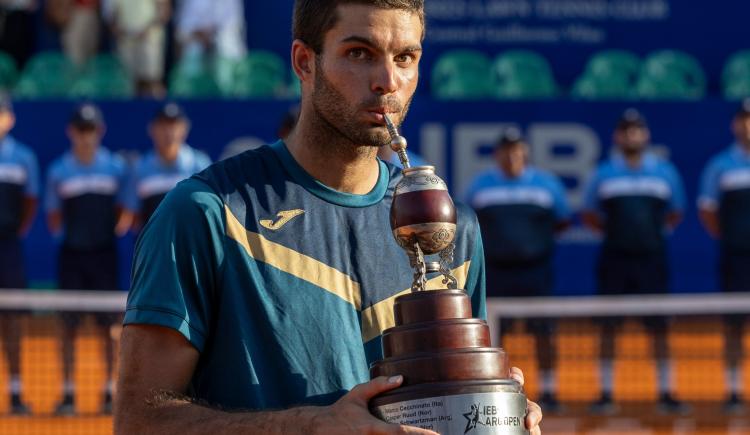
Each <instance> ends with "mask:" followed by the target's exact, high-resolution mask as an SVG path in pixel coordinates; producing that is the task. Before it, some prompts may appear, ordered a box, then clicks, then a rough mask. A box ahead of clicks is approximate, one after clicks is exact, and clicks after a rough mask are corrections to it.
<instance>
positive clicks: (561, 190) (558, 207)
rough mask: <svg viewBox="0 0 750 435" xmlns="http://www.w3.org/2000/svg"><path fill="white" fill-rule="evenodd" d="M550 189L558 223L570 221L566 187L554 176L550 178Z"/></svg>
mask: <svg viewBox="0 0 750 435" xmlns="http://www.w3.org/2000/svg"><path fill="white" fill-rule="evenodd" d="M550 189H551V191H552V197H553V199H554V207H555V217H556V218H557V220H558V221H567V220H569V219H570V206H568V199H567V197H566V195H565V186H563V184H562V183H561V182H560V179H559V178H557V177H556V176H554V175H551V176H550Z"/></svg>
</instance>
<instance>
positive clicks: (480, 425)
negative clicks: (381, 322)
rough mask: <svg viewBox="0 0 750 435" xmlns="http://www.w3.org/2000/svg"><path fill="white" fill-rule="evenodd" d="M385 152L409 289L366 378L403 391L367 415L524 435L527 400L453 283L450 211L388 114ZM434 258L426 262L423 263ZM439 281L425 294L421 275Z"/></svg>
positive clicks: (449, 431) (382, 398) (373, 405)
mask: <svg viewBox="0 0 750 435" xmlns="http://www.w3.org/2000/svg"><path fill="white" fill-rule="evenodd" d="M386 123H387V124H388V129H389V131H390V133H391V136H392V139H393V140H392V143H391V148H392V149H393V150H394V151H395V152H397V153H398V155H399V158H400V159H401V162H402V163H403V166H404V170H403V175H404V177H403V179H402V180H401V182H399V184H398V185H397V187H396V191H395V193H394V198H393V206H392V208H391V228H392V229H393V234H394V237H395V238H396V240H397V242H398V243H399V245H400V246H401V247H402V248H404V249H405V250H406V252H407V254H408V256H409V259H410V262H411V266H412V268H413V269H414V271H415V272H414V282H413V284H412V292H411V293H409V294H405V295H402V296H399V297H398V298H396V301H395V304H394V318H395V321H396V326H394V327H393V328H390V329H387V330H386V331H384V332H383V359H382V360H380V361H376V362H375V363H373V364H372V365H371V366H370V375H371V377H373V378H374V377H377V376H393V375H402V376H403V377H404V382H403V384H402V386H401V387H399V388H397V389H395V390H392V391H389V392H387V393H384V394H382V395H379V396H377V397H375V398H374V399H373V400H372V401H371V402H370V411H371V412H372V413H373V414H374V415H375V416H377V417H378V418H380V419H382V420H384V421H387V422H391V423H399V424H406V425H409V426H417V427H422V428H425V429H431V430H433V431H436V432H438V433H440V434H443V435H459V434H472V435H474V434H477V435H480V434H492V435H526V434H528V433H529V432H528V431H527V430H526V429H525V426H524V417H525V414H526V397H525V396H524V394H523V392H522V389H521V387H520V385H519V384H518V383H517V382H516V381H514V380H512V379H510V367H509V365H508V359H507V356H506V355H505V352H504V351H503V350H502V349H498V348H492V347H491V346H490V331H489V327H488V326H487V323H486V322H485V321H483V320H479V319H474V318H472V312H471V303H470V300H469V296H468V295H467V294H466V292H465V291H463V290H460V289H457V281H456V279H455V278H454V277H453V276H451V270H450V264H451V262H452V259H453V249H454V246H455V245H454V243H453V241H454V238H455V234H456V210H455V207H454V205H453V201H452V199H451V197H450V195H449V194H448V189H447V187H446V185H445V183H444V182H443V180H441V179H440V178H439V177H438V176H437V175H435V171H434V168H433V167H430V166H419V167H413V168H412V167H410V166H409V161H408V157H407V155H406V140H405V139H404V138H403V137H402V136H400V135H399V134H398V132H397V131H396V128H395V126H394V125H393V124H392V123H391V122H390V120H389V119H387V117H386ZM431 254H439V258H440V261H439V262H437V263H426V262H425V256H426V255H431ZM429 272H438V273H439V274H441V275H442V276H443V281H442V282H443V284H444V285H445V286H446V288H445V289H442V290H429V291H427V290H426V289H425V285H426V275H427V273H429Z"/></svg>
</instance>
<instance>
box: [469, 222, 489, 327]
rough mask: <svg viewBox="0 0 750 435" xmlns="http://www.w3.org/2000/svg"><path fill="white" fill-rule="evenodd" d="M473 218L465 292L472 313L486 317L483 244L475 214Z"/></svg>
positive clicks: (478, 316)
mask: <svg viewBox="0 0 750 435" xmlns="http://www.w3.org/2000/svg"><path fill="white" fill-rule="evenodd" d="M472 216H473V218H474V224H473V228H474V234H475V237H476V243H475V245H474V253H473V254H472V256H471V263H470V264H469V271H468V273H467V276H466V292H467V293H468V294H469V297H471V311H472V315H473V316H474V317H476V318H479V319H487V288H486V282H485V270H484V268H485V265H484V246H483V245H482V235H481V233H480V231H479V222H478V221H477V218H476V215H474V214H473V213H472Z"/></svg>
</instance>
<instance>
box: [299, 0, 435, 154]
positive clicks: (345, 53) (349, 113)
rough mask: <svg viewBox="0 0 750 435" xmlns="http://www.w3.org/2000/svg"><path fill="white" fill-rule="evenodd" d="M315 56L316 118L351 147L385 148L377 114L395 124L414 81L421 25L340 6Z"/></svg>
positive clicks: (393, 13)
mask: <svg viewBox="0 0 750 435" xmlns="http://www.w3.org/2000/svg"><path fill="white" fill-rule="evenodd" d="M338 16H339V20H338V22H337V24H336V26H335V27H334V28H333V29H331V30H330V31H328V33H326V35H325V39H324V42H323V51H322V53H319V54H318V55H317V56H316V61H315V81H314V87H313V91H312V95H311V99H312V105H313V109H314V110H315V112H316V113H317V117H318V118H320V119H322V120H323V121H324V122H326V123H327V124H329V125H330V126H331V127H333V128H334V129H335V130H337V131H338V132H339V133H340V134H341V135H342V136H344V137H346V138H347V139H349V140H350V141H352V142H353V143H355V144H357V145H369V146H383V145H386V144H388V143H390V136H389V135H388V131H387V129H386V128H385V121H384V120H383V114H387V115H388V117H389V118H390V119H391V120H392V121H393V122H394V123H395V124H396V125H400V124H401V123H402V122H403V120H404V118H405V117H406V112H407V111H408V108H409V103H410V102H411V99H412V96H413V95H414V91H415V90H416V88H417V81H418V79H419V70H418V66H419V60H420V57H421V54H422V45H421V36H422V23H421V21H420V19H419V16H418V15H416V14H413V13H410V12H408V11H403V10H388V9H379V8H375V7H372V6H366V5H342V6H339V8H338Z"/></svg>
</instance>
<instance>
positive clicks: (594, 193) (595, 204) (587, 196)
mask: <svg viewBox="0 0 750 435" xmlns="http://www.w3.org/2000/svg"><path fill="white" fill-rule="evenodd" d="M599 183H601V175H600V171H599V170H597V171H596V172H595V173H594V175H593V176H592V177H591V178H590V179H589V180H588V182H587V183H586V187H585V190H584V191H583V209H584V210H586V211H599Z"/></svg>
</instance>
